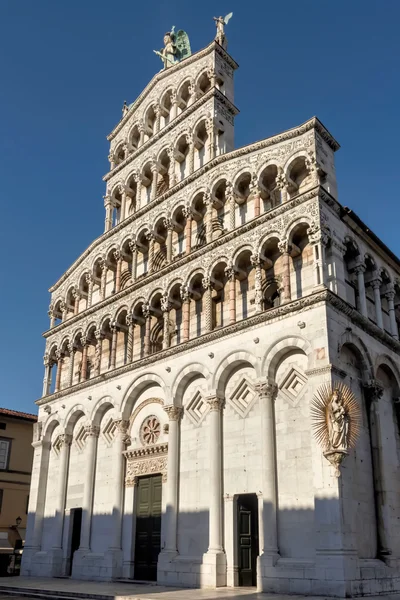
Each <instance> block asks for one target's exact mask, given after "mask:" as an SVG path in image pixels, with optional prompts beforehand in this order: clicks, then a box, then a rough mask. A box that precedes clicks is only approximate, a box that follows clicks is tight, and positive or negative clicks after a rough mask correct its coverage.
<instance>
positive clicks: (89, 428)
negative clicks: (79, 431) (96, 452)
mask: <svg viewBox="0 0 400 600" xmlns="http://www.w3.org/2000/svg"><path fill="white" fill-rule="evenodd" d="M85 433H86V435H88V436H89V437H96V438H97V437H99V435H100V427H98V426H97V425H93V424H92V423H89V424H88V425H85Z"/></svg>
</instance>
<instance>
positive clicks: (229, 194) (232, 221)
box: [225, 183, 236, 231]
mask: <svg viewBox="0 0 400 600" xmlns="http://www.w3.org/2000/svg"><path fill="white" fill-rule="evenodd" d="M225 197H226V200H227V203H228V205H229V231H233V230H234V229H235V227H236V215H235V209H236V202H235V194H234V193H233V186H232V184H231V183H228V184H227V186H226V190H225Z"/></svg>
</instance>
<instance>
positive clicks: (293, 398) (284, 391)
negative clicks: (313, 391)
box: [279, 366, 307, 406]
mask: <svg viewBox="0 0 400 600" xmlns="http://www.w3.org/2000/svg"><path fill="white" fill-rule="evenodd" d="M306 384H307V377H306V376H305V375H304V374H303V373H301V372H300V370H299V369H298V368H297V367H295V366H292V367H290V368H289V369H288V371H286V373H285V375H284V376H283V378H282V381H281V382H280V384H279V393H280V394H281V395H282V396H283V397H284V398H285V399H286V400H288V401H289V402H290V404H291V405H292V406H296V404H298V402H299V401H300V399H301V397H302V396H303V395H304V392H305V390H306Z"/></svg>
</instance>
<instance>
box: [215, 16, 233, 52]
mask: <svg viewBox="0 0 400 600" xmlns="http://www.w3.org/2000/svg"><path fill="white" fill-rule="evenodd" d="M232 16H233V13H231V12H230V13H229V14H227V15H226V16H225V17H214V21H215V25H216V27H217V33H216V35H215V40H216V41H217V42H218V44H219V45H220V46H222V47H223V48H224V49H225V50H226V48H227V45H228V40H227V39H226V35H225V25H228V23H229V21H230V20H231V18H232Z"/></svg>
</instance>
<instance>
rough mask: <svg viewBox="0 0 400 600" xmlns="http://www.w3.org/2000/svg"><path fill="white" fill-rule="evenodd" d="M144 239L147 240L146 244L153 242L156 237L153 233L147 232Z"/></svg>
mask: <svg viewBox="0 0 400 600" xmlns="http://www.w3.org/2000/svg"><path fill="white" fill-rule="evenodd" d="M145 237H146V240H147V241H148V242H152V241H154V240H155V237H156V236H155V233H154V231H148V232H147V233H146V234H145Z"/></svg>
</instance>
